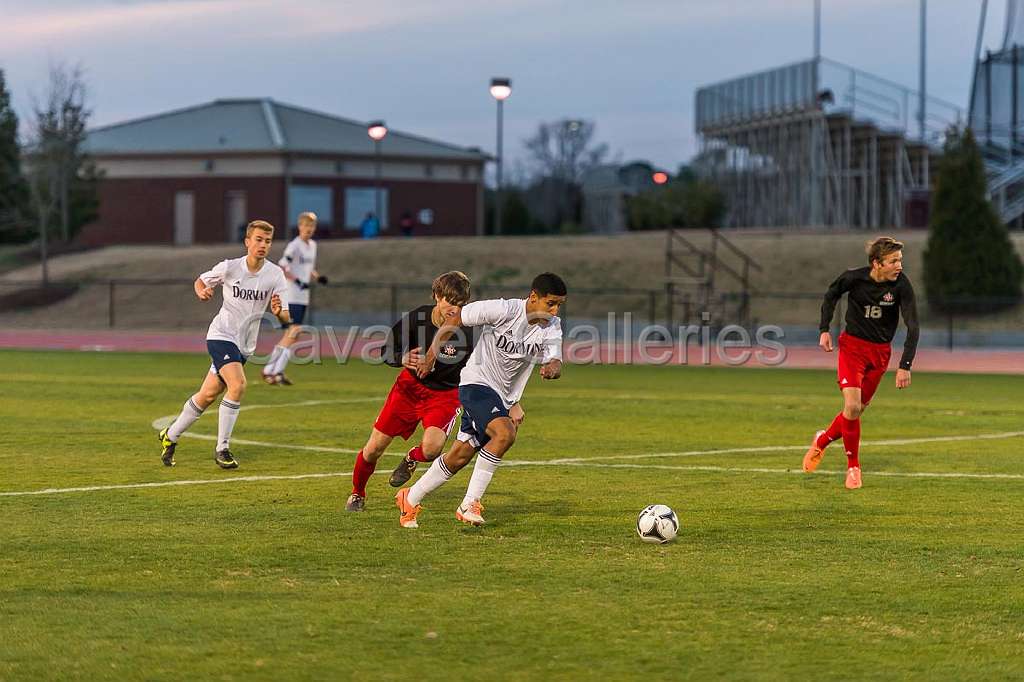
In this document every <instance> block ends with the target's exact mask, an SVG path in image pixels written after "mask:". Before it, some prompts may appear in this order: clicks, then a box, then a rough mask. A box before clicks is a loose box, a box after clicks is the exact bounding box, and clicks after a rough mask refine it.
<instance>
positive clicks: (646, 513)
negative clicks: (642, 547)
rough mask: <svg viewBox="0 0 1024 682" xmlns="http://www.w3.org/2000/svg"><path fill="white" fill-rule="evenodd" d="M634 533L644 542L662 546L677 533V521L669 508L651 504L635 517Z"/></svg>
mask: <svg viewBox="0 0 1024 682" xmlns="http://www.w3.org/2000/svg"><path fill="white" fill-rule="evenodd" d="M636 532H637V534H638V535H639V536H640V539H641V540H643V541H644V542H651V543H655V544H659V545H663V544H665V543H666V542H668V541H670V540H671V539H672V538H674V537H675V536H676V533H678V532H679V519H678V518H676V513H675V512H674V511H672V510H671V509H670V508H669V507H666V506H665V505H663V504H652V505H650V506H648V507H644V510H643V511H642V512H640V516H638V517H637V519H636Z"/></svg>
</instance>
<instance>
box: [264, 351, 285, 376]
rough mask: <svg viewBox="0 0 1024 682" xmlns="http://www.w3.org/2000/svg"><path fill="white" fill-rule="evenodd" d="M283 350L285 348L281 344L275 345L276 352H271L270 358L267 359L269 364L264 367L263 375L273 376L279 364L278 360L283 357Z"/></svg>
mask: <svg viewBox="0 0 1024 682" xmlns="http://www.w3.org/2000/svg"><path fill="white" fill-rule="evenodd" d="M283 350H284V348H282V347H281V346H274V352H273V353H271V354H270V359H269V360H267V364H266V366H265V367H264V368H263V376H273V374H274V367H275V366H276V365H277V360H278V358H280V357H281V351H283Z"/></svg>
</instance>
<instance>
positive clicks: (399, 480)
mask: <svg viewBox="0 0 1024 682" xmlns="http://www.w3.org/2000/svg"><path fill="white" fill-rule="evenodd" d="M416 464H417V462H416V460H414V459H409V456H408V455H406V456H405V457H403V458H402V461H401V462H399V463H398V466H396V467H395V470H394V471H392V472H391V478H389V479H388V483H390V484H391V487H392V488H401V487H402V486H403V485H405V484H406V483H408V482H409V479H410V478H412V472H414V471H416Z"/></svg>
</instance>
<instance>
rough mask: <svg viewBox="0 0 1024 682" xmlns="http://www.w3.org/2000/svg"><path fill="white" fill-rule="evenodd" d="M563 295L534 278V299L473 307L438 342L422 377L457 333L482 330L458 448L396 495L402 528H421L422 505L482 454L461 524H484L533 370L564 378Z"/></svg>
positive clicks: (547, 277) (465, 384)
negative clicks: (487, 496)
mask: <svg viewBox="0 0 1024 682" xmlns="http://www.w3.org/2000/svg"><path fill="white" fill-rule="evenodd" d="M565 296H566V289H565V282H563V281H562V278H561V277H559V276H558V275H555V274H552V273H550V272H545V273H543V274H540V275H537V277H535V278H534V280H533V284H532V285H531V291H530V297H529V298H527V299H521V298H515V299H508V300H506V299H497V300H490V301H476V302H474V303H470V304H468V305H466V306H464V307H463V308H462V311H461V312H460V313H459V314H458V315H456V316H455V319H452V320H450V321H449V325H451V326H450V327H446V328H445V329H444V330H442V331H439V332H438V334H437V336H435V337H434V342H433V343H432V344H431V346H430V350H429V351H428V352H427V354H426V356H425V357H424V359H423V361H422V363H421V368H420V372H419V374H420V375H421V376H426V375H427V374H429V373H430V372H431V371H432V370H433V365H434V362H435V359H436V358H437V357H438V355H437V350H438V348H440V346H441V344H443V343H444V342H445V340H446V339H447V338H448V337H449V336H451V334H452V333H454V329H457V328H458V327H459V326H466V327H475V326H481V325H482V326H483V327H484V330H483V333H482V335H481V337H480V339H479V340H478V341H477V343H476V346H475V347H474V348H473V354H472V355H471V356H470V358H469V362H468V363H467V364H466V366H465V367H464V368H463V370H462V375H461V376H460V379H459V402H461V403H462V409H463V413H462V425H461V426H460V427H459V435H458V437H457V440H456V443H455V445H453V446H452V449H451V450H449V451H448V452H446V453H445V454H444V455H442V456H441V457H438V458H437V459H435V460H434V463H433V464H432V465H431V466H430V468H429V469H428V470H427V472H426V473H425V474H423V476H421V477H420V479H419V480H418V481H416V483H415V484H414V485H413V486H412V487H411V488H403V489H402V490H400V491H398V495H396V496H395V504H396V505H398V508H399V510H400V511H401V516H400V518H399V523H400V524H401V525H402V526H403V527H404V528H417V527H419V524H418V522H417V521H416V516H417V515H418V514H419V512H420V509H421V507H420V503H421V502H422V500H423V498H424V497H425V496H426V495H427V494H428V493H430V492H432V491H434V490H436V489H437V488H439V487H441V486H442V485H443V484H444V483H445V482H446V481H447V480H448V479H450V478H451V477H452V476H453V475H455V472H457V471H458V470H459V469H461V468H462V467H464V466H466V464H468V463H469V461H470V460H471V459H473V454H474V453H475V452H477V451H479V453H480V456H479V457H477V460H476V465H475V466H474V467H473V475H472V477H471V478H470V479H469V486H468V487H467V488H466V496H465V498H464V499H463V500H462V504H460V505H459V507H458V509H456V510H455V518H457V519H458V520H459V521H462V522H463V523H468V524H471V525H474V526H479V525H480V524H482V523H484V518H483V515H482V512H483V505H481V504H480V499H481V498H482V497H483V494H484V492H485V491H486V490H487V486H488V485H489V484H490V482H491V478H492V477H493V476H494V472H495V471H497V469H498V465H499V464H501V460H502V457H504V456H505V453H506V452H508V451H509V449H510V448H511V447H512V444H513V443H515V440H516V432H517V430H518V428H519V425H520V424H522V422H523V419H524V418H525V416H526V415H525V413H524V412H523V408H522V407H521V406H520V404H519V401H520V399H521V398H522V396H523V390H524V389H525V388H526V383H527V382H528V381H529V380H530V374H531V373H532V370H533V366H534V365H536V364H540V366H541V368H540V375H541V377H542V378H544V379H557V378H558V377H560V376H561V375H562V324H561V321H560V320H559V319H558V317H557V315H558V309H559V308H560V307H561V306H562V304H563V303H565Z"/></svg>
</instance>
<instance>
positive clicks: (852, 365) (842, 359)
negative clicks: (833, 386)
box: [838, 332, 892, 405]
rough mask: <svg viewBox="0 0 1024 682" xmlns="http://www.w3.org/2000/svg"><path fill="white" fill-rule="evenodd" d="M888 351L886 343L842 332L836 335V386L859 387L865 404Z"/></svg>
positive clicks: (886, 364) (882, 371)
mask: <svg viewBox="0 0 1024 682" xmlns="http://www.w3.org/2000/svg"><path fill="white" fill-rule="evenodd" d="M891 355H892V346H890V345H889V344H888V343H872V342H870V341H865V340H864V339H860V338H857V337H856V336H851V335H849V334H847V333H846V332H843V333H842V334H840V335H839V378H838V383H839V389H840V390H842V389H844V388H859V389H860V401H861V403H862V404H864V405H867V404H868V403H870V402H871V398H872V396H874V395H875V391H877V390H878V384H879V383H880V382H881V381H882V376H883V375H885V370H886V369H888V368H889V358H890V356H891Z"/></svg>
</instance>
